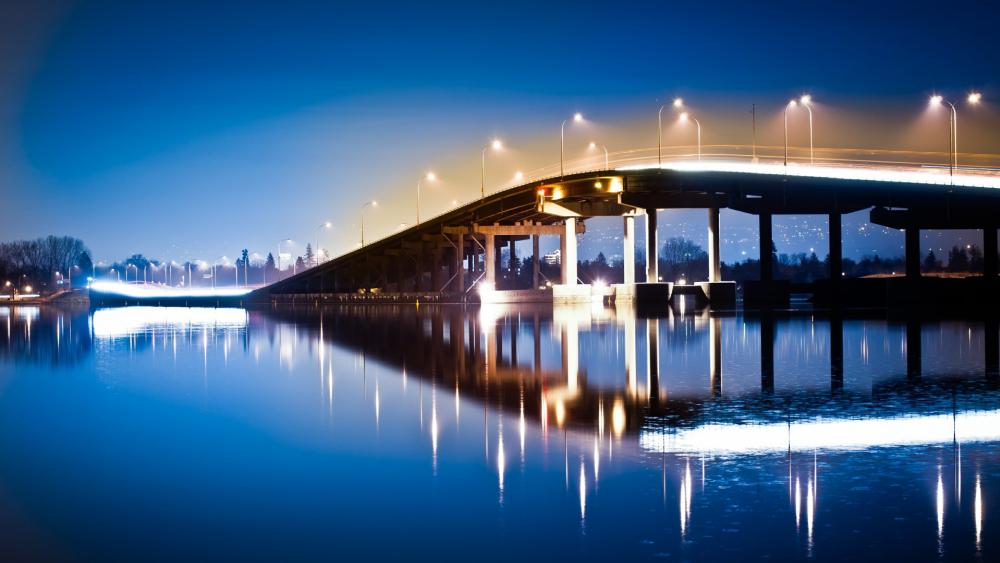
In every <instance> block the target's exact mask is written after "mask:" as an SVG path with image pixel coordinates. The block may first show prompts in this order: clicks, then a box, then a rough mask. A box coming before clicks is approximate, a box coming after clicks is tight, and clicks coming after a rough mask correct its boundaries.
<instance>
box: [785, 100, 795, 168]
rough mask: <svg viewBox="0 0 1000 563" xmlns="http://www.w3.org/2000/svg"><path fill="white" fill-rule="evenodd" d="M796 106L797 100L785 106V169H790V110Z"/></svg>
mask: <svg viewBox="0 0 1000 563" xmlns="http://www.w3.org/2000/svg"><path fill="white" fill-rule="evenodd" d="M795 106H796V103H795V100H791V101H789V102H788V105H786V106H785V163H784V166H785V168H788V108H793V107H795Z"/></svg>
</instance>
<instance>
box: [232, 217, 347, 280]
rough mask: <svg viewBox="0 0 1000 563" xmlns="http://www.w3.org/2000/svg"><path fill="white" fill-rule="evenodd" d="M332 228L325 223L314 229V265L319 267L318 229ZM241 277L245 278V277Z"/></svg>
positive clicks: (331, 224)
mask: <svg viewBox="0 0 1000 563" xmlns="http://www.w3.org/2000/svg"><path fill="white" fill-rule="evenodd" d="M332 227H333V223H331V222H329V221H326V222H324V223H322V224H321V225H320V226H318V227H316V248H315V249H314V252H313V254H314V255H315V260H316V265H317V266H319V231H320V229H330V228H332ZM243 277H246V276H245V275H244V276H243Z"/></svg>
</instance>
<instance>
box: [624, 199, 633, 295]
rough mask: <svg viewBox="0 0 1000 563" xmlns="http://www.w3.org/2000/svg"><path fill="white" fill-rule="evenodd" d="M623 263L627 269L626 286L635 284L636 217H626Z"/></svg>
mask: <svg viewBox="0 0 1000 563" xmlns="http://www.w3.org/2000/svg"><path fill="white" fill-rule="evenodd" d="M622 241H623V243H624V248H623V249H622V262H623V266H624V268H625V277H624V278H623V280H622V281H624V282H625V285H631V284H634V283H635V216H633V215H626V216H625V235H624V236H623V237H622Z"/></svg>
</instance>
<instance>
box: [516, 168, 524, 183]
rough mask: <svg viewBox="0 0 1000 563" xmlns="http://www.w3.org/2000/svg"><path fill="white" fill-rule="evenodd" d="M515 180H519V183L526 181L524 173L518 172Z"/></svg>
mask: <svg viewBox="0 0 1000 563" xmlns="http://www.w3.org/2000/svg"><path fill="white" fill-rule="evenodd" d="M514 179H515V180H518V181H520V180H523V179H524V172H521V171H520V170H518V171H517V172H514Z"/></svg>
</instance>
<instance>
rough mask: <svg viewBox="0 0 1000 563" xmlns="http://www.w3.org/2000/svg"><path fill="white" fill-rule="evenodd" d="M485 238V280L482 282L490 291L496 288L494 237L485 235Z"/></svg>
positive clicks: (495, 248)
mask: <svg viewBox="0 0 1000 563" xmlns="http://www.w3.org/2000/svg"><path fill="white" fill-rule="evenodd" d="M485 237H486V245H485V246H486V257H485V259H484V260H483V261H484V262H485V264H484V266H485V267H486V279H485V280H483V281H484V282H485V283H486V284H487V287H489V288H490V289H496V287H497V261H496V258H495V256H496V253H497V245H496V236H495V235H492V234H487V235H485Z"/></svg>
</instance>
